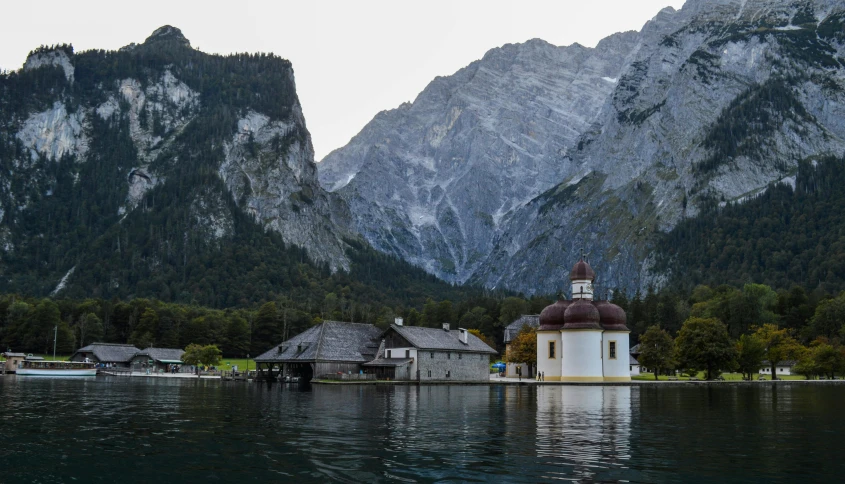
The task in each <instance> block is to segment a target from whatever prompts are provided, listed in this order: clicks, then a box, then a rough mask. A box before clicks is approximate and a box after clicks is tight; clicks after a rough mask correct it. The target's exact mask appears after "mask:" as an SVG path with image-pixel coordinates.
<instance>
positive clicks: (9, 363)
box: [3, 351, 26, 373]
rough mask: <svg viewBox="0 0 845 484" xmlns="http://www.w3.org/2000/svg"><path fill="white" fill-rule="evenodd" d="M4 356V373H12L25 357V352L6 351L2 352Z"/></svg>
mask: <svg viewBox="0 0 845 484" xmlns="http://www.w3.org/2000/svg"><path fill="white" fill-rule="evenodd" d="M3 356H4V357H5V358H6V366H5V370H6V373H14V372H15V371H16V370H17V369H18V363H20V362H21V361H23V360H25V359H26V353H13V352H11V351H6V352H5V353H3Z"/></svg>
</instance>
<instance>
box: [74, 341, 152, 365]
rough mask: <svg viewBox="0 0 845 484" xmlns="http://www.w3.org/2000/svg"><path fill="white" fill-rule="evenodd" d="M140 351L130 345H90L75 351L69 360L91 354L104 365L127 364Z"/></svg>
mask: <svg viewBox="0 0 845 484" xmlns="http://www.w3.org/2000/svg"><path fill="white" fill-rule="evenodd" d="M138 351H140V350H139V349H138V348H136V347H134V346H132V345H121V344H114V343H92V344H90V345H88V346H86V347H84V348H79V349H78V350H76V351H75V352H74V353H73V355H71V359H73V357H74V356H76V354H77V353H92V354H93V355H94V358H96V359H97V361H100V362H105V363H127V362H128V361H129V360H131V359H132V357H133V356H135V353H137V352H138Z"/></svg>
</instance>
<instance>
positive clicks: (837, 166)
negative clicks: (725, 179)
mask: <svg viewBox="0 0 845 484" xmlns="http://www.w3.org/2000/svg"><path fill="white" fill-rule="evenodd" d="M791 182H792V179H791V178H790V179H788V180H787V182H784V183H776V184H773V185H771V186H769V187H768V188H767V189H766V190H765V191H764V192H763V193H761V194H759V195H757V196H755V197H753V198H750V199H748V200H744V201H735V202H728V203H727V204H725V205H724V206H723V207H718V206H714V207H712V208H711V209H709V210H707V211H705V212H703V213H701V214H699V215H698V216H697V217H694V218H690V219H687V220H684V221H682V222H681V223H679V224H678V226H677V227H675V228H674V229H673V230H672V231H671V232H670V233H669V234H667V235H666V236H665V237H664V238H663V239H662V240H661V242H660V243H659V244H658V255H659V257H658V260H659V264H658V269H659V270H661V271H668V272H669V274H670V281H671V282H670V285H672V286H675V287H680V288H684V289H689V288H691V287H693V286H695V285H697V284H708V285H713V286H717V285H719V284H732V285H736V286H741V285H743V284H747V283H761V284H767V285H769V286H772V287H773V288H776V289H789V288H791V287H792V286H793V285H800V286H803V287H805V288H807V289H808V290H809V291H820V292H821V293H836V292H839V291H841V290H843V289H845V213H843V210H842V208H843V207H845V161H843V159H841V158H821V159H814V160H805V161H802V162H801V163H800V164H799V167H798V170H797V173H796V174H795V176H794V188H793V186H792V185H791V184H790V183H791Z"/></svg>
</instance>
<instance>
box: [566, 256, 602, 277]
mask: <svg viewBox="0 0 845 484" xmlns="http://www.w3.org/2000/svg"><path fill="white" fill-rule="evenodd" d="M595 278H596V273H595V271H593V268H592V267H590V264H588V263H587V261H585V260H584V259H581V260H579V261H578V262H576V263H575V266H574V267H573V268H572V272H570V273H569V280H570V281H579V280H585V279H586V280H588V281H592V280H593V279H595Z"/></svg>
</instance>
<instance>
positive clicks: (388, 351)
mask: <svg viewBox="0 0 845 484" xmlns="http://www.w3.org/2000/svg"><path fill="white" fill-rule="evenodd" d="M387 357H388V358H390V350H387Z"/></svg>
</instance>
